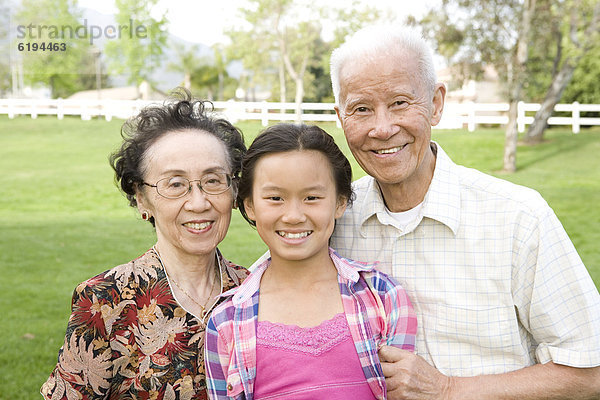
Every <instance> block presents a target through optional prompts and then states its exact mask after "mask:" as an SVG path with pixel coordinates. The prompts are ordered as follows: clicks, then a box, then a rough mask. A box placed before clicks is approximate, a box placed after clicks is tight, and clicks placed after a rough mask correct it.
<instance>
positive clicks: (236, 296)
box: [221, 247, 377, 306]
mask: <svg viewBox="0 0 600 400" xmlns="http://www.w3.org/2000/svg"><path fill="white" fill-rule="evenodd" d="M329 257H331V260H332V261H333V265H334V266H335V267H336V269H337V271H338V277H339V279H341V280H347V281H351V282H354V283H356V282H358V279H359V277H360V276H359V273H360V272H368V271H373V270H374V269H375V268H376V267H377V263H370V264H367V263H363V262H359V261H354V260H350V259H348V258H344V257H342V256H340V255H339V254H338V253H337V252H336V251H335V250H333V249H332V248H331V247H330V248H329ZM262 259H263V261H262V262H260V263H259V264H257V265H255V269H254V271H253V272H252V274H250V276H248V278H246V280H245V281H244V282H242V284H241V285H240V286H238V287H234V288H232V289H231V290H229V291H227V292H225V293H223V294H222V295H221V296H223V297H225V296H231V295H233V298H232V301H233V304H234V306H238V305H240V304H242V303H244V302H245V301H247V300H248V299H250V298H251V297H252V296H253V295H254V294H255V293H256V292H258V289H259V288H260V280H261V278H262V275H263V274H264V272H265V271H266V270H267V268H268V267H269V265H271V257H270V255H268V253H266V254H265V255H263V257H262Z"/></svg>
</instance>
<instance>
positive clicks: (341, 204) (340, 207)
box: [335, 196, 348, 219]
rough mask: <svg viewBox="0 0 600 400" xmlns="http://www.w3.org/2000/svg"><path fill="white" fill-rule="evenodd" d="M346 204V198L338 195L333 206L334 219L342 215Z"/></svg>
mask: <svg viewBox="0 0 600 400" xmlns="http://www.w3.org/2000/svg"><path fill="white" fill-rule="evenodd" d="M347 206H348V199H347V198H346V197H344V196H339V197H338V201H337V204H336V206H335V219H338V218H339V217H341V216H342V215H344V211H346V207H347Z"/></svg>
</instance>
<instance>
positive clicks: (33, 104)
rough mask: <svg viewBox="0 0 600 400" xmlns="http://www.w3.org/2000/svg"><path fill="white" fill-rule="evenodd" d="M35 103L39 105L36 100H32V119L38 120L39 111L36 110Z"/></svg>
mask: <svg viewBox="0 0 600 400" xmlns="http://www.w3.org/2000/svg"><path fill="white" fill-rule="evenodd" d="M35 103H37V101H36V100H33V99H32V100H31V119H36V118H37V111H36V110H35V105H36V104H35Z"/></svg>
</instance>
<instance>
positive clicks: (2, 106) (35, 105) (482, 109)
mask: <svg viewBox="0 0 600 400" xmlns="http://www.w3.org/2000/svg"><path fill="white" fill-rule="evenodd" d="M151 103H153V102H151V101H142V100H69V99H0V114H7V115H8V117H9V118H14V117H15V116H16V115H30V116H31V118H37V116H38V115H56V116H57V118H58V119H62V118H63V117H64V116H65V115H76V116H80V117H81V119H83V120H89V119H91V118H92V117H101V118H105V119H106V120H107V121H110V120H111V119H112V118H123V119H125V118H129V117H131V116H132V115H135V114H136V113H137V112H138V111H139V110H140V109H141V108H143V107H144V106H146V105H148V104H151ZM213 104H214V107H215V112H217V113H219V114H222V115H223V116H225V117H226V118H228V119H229V120H231V121H239V120H259V121H261V123H262V125H263V126H267V125H268V123H269V121H296V120H297V117H296V104H295V103H276V102H266V101H263V102H235V101H215V102H213ZM333 107H334V104H333V103H303V104H302V105H301V112H302V114H301V119H302V121H305V122H322V121H335V122H336V123H337V124H338V126H339V121H338V119H337V115H336V113H335V110H334V108H333ZM508 107H509V105H508V104H507V103H472V102H469V103H446V105H445V108H444V114H443V117H442V120H441V121H440V123H439V124H438V125H437V126H436V128H439V129H463V128H465V127H466V128H467V129H468V130H469V131H471V132H472V131H474V130H475V129H476V128H477V125H481V124H486V125H506V124H507V123H508V115H507V114H508ZM540 107H541V106H540V105H539V104H535V103H523V102H520V103H519V106H518V118H517V125H518V130H519V132H524V131H525V128H526V126H527V125H530V124H531V123H532V122H533V119H534V114H535V112H536V111H537V110H539V109H540ZM554 112H555V113H560V114H562V115H555V116H552V117H550V119H549V120H548V124H549V125H567V126H571V129H572V131H573V133H579V131H580V128H581V127H582V126H593V125H600V118H592V117H582V116H581V113H587V112H594V113H598V112H600V104H579V103H577V102H574V103H572V104H557V105H556V107H555V108H554ZM566 113H570V115H565V114H566Z"/></svg>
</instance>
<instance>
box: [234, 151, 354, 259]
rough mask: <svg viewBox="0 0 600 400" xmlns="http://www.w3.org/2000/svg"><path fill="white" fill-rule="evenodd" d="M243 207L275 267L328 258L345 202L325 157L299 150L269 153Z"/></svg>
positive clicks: (257, 173) (257, 167) (261, 160)
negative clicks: (281, 264)
mask: <svg viewBox="0 0 600 400" xmlns="http://www.w3.org/2000/svg"><path fill="white" fill-rule="evenodd" d="M290 165H292V166H293V168H290ZM244 206H245V208H246V211H247V213H248V216H249V217H250V218H251V219H253V220H254V221H256V229H257V231H258V234H259V235H260V237H261V238H262V239H263V241H264V242H265V243H266V244H267V246H268V247H269V249H270V251H271V257H272V259H273V263H278V264H279V263H281V262H283V263H289V262H309V261H311V262H313V261H318V260H320V259H321V258H323V260H326V259H328V258H329V253H328V245H329V237H330V236H331V234H332V232H333V228H334V226H335V219H336V218H338V217H340V216H341V215H342V213H343V212H344V210H345V208H346V202H345V201H344V200H343V198H339V197H338V196H337V194H336V185H335V182H334V178H333V173H332V170H331V165H330V163H329V161H328V160H327V158H326V157H325V156H324V155H323V154H322V153H321V152H319V151H315V150H299V151H286V152H281V153H272V154H268V155H265V156H263V157H262V158H261V159H260V160H259V161H258V162H257V164H256V169H255V171H254V185H253V189H252V197H251V198H249V199H246V201H245V202H244Z"/></svg>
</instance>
